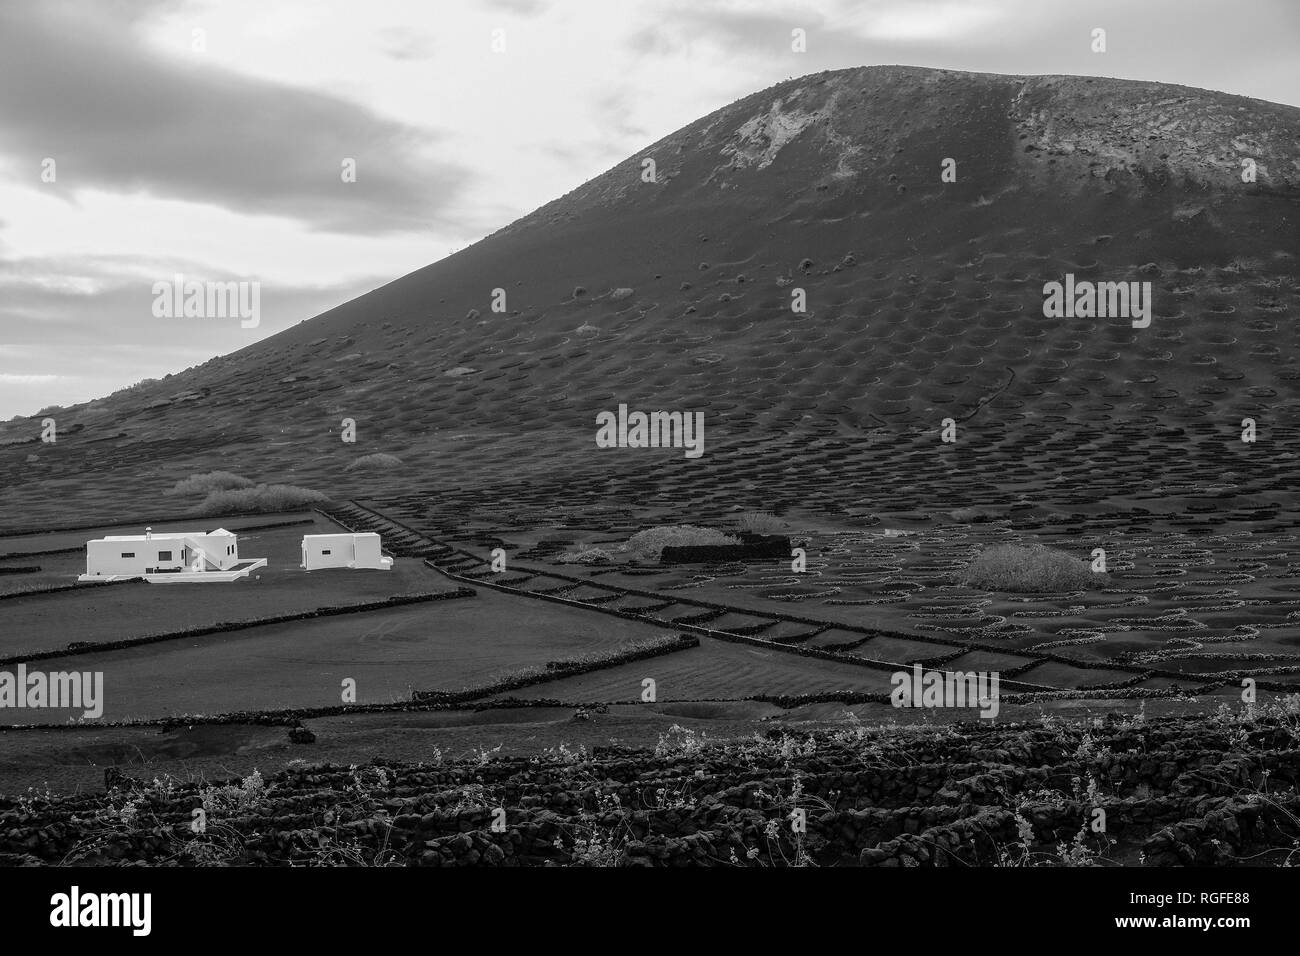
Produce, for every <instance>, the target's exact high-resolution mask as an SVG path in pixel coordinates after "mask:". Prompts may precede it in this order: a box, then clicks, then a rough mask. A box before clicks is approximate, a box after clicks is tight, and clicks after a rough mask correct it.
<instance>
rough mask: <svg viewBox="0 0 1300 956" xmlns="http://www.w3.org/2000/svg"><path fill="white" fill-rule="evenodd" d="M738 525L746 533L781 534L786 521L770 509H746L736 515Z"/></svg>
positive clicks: (784, 528)
mask: <svg viewBox="0 0 1300 956" xmlns="http://www.w3.org/2000/svg"><path fill="white" fill-rule="evenodd" d="M736 527H737V528H739V529H740V530H741V531H743V532H745V533H746V534H781V533H782V532H784V531H785V530H786V523H785V522H784V521H782V520H781V519H780V518H778V517H777V516H776V515H774V514H772V513H771V512H770V511H745V512H742V513H741V514H738V515H736Z"/></svg>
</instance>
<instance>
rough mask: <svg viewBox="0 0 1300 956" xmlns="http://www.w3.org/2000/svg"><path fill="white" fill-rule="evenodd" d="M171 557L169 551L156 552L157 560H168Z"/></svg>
mask: <svg viewBox="0 0 1300 956" xmlns="http://www.w3.org/2000/svg"><path fill="white" fill-rule="evenodd" d="M171 559H172V553H171V552H170V551H159V552H158V560H159V561H170V560H171Z"/></svg>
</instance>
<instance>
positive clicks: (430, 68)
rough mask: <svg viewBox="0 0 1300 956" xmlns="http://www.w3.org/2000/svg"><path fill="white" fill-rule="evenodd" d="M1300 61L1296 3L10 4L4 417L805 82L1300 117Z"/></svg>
mask: <svg viewBox="0 0 1300 956" xmlns="http://www.w3.org/2000/svg"><path fill="white" fill-rule="evenodd" d="M1096 28H1102V29H1104V30H1105V31H1106V50H1105V52H1103V53H1099V52H1094V50H1093V45H1094V44H1093V31H1094V29H1096ZM795 29H800V30H803V31H804V32H805V36H806V49H804V50H802V51H798V52H796V51H795V50H794V49H792V46H793V44H792V42H791V37H792V31H793V30H795ZM1298 41H1300V2H1297V0H1238V2H1234V3H1222V2H1203V0H1114V2H1111V0H1062V2H1057V0H815V2H814V0H789V2H755V0H637V2H635V3H632V2H616V0H457V2H452V0H219V2H214V0H41V2H39V3H37V2H28V0H0V419H7V418H10V417H12V416H15V415H30V414H34V413H36V412H37V411H38V410H40V409H43V408H45V407H47V406H53V405H69V404H74V403H77V402H82V401H86V400H89V399H92V398H96V397H100V396H102V395H106V394H108V393H110V392H112V391H115V390H116V389H118V388H122V387H126V386H129V385H132V384H134V383H136V382H139V381H141V380H142V379H146V378H160V377H162V376H163V375H165V374H167V373H171V372H179V371H181V370H183V369H185V368H187V367H190V366H193V365H197V364H200V363H202V362H204V361H206V360H207V359H209V358H211V357H212V356H214V355H218V354H225V353H227V352H231V351H234V350H236V349H239V348H243V347H244V346H246V345H249V344H251V343H252V342H255V341H257V340H259V339H262V338H265V337H267V336H268V335H272V334H274V333H275V332H277V331H280V330H281V329H284V328H287V327H289V326H291V325H294V324H296V323H297V322H300V321H302V320H303V319H307V318H310V317H312V316H314V315H317V314H319V313H320V312H323V311H325V310H326V309H329V308H332V307H333V306H335V305H338V304H340V303H342V302H345V301H347V300H348V299H351V298H353V297H355V296H357V295H360V294H362V293H364V292H367V291H369V290H370V289H373V288H375V287H377V286H380V285H383V284H384V283H386V282H389V281H391V280H392V279H395V278H397V277H399V276H401V275H404V274H406V273H408V272H411V271H412V270H414V269H417V268H420V267H422V266H425V265H428V264H429V263H431V262H434V261H436V260H438V259H440V258H442V257H444V256H446V255H448V254H449V253H451V252H453V251H455V250H457V249H460V248H463V247H464V246H466V245H469V244H471V243H473V242H476V241H478V240H479V239H481V238H483V237H484V236H486V235H488V234H489V233H491V232H494V231H495V230H497V229H499V228H501V227H502V226H504V225H507V224H508V223H510V222H511V221H513V220H515V219H517V218H519V217H520V216H522V215H525V214H527V213H529V212H531V211H532V210H533V209H535V208H537V207H538V206H540V205H542V204H544V203H546V202H549V201H550V200H552V199H555V198H557V197H559V196H561V195H563V194H564V193H567V192H569V191H570V190H572V189H573V188H575V187H577V186H578V185H580V184H582V183H583V182H586V181H587V180H588V179H591V178H592V177H594V176H597V175H599V174H601V173H603V172H605V171H606V170H608V169H609V168H611V167H612V166H614V165H616V164H617V163H618V162H620V161H622V160H623V159H625V158H626V157H628V156H630V155H632V154H633V153H635V152H637V151H638V150H640V149H642V148H644V147H645V146H647V145H649V144H651V143H653V142H655V141H656V140H658V139H660V138H662V137H663V136H666V135H668V134H669V133H672V132H673V131H675V130H677V129H679V128H681V127H682V126H685V125H687V124H688V123H691V122H693V121H694V120H696V119H698V118H699V117H701V116H703V115H705V114H707V113H709V112H712V111H713V110H715V109H718V108H720V107H722V106H725V105H727V104H728V103H731V102H733V101H735V100H737V99H739V98H741V97H742V96H745V95H747V94H749V93H752V92H754V91H756V90H759V89H763V88H765V87H768V86H771V85H772V84H774V83H777V82H780V81H782V80H785V79H788V78H791V77H795V76H800V75H803V74H807V73H815V72H819V71H821V70H828V69H840V68H846V67H854V66H863V65H870V64H906V65H913V66H931V67H943V68H946V69H954V70H973V71H978V72H990V73H1010V74H1037V73H1075V74H1086V75H1097V76H1116V77H1125V78H1129V79H1143V80H1157V81H1161V82H1168V83H1180V84H1185V85H1188V86H1197V87H1204V88H1207V89H1213V90H1221V91H1225V92H1229V93H1239V94H1242V95H1246V96H1254V97H1259V98H1261V99H1267V100H1272V101H1274V102H1280V103H1287V104H1290V105H1300V69H1297V68H1296V65H1295V63H1296V61H1295V57H1296V53H1297V50H1300V42H1298ZM349 164H351V165H350V166H349ZM177 276H180V277H182V279H181V280H180V281H182V282H184V281H190V282H200V283H225V282H237V283H246V284H247V285H246V286H243V287H241V288H243V289H245V290H247V289H251V288H253V287H254V285H255V286H256V289H257V291H258V296H259V299H258V303H259V310H258V312H257V314H256V320H255V323H254V320H252V319H244V320H242V321H241V317H240V316H233V315H220V314H208V315H205V316H189V317H186V316H184V315H167V314H165V310H164V313H163V314H159V313H160V306H159V301H160V298H162V297H160V296H159V292H160V289H161V288H162V286H160V285H159V284H160V283H161V284H165V285H166V286H167V287H168V288H170V287H171V285H172V284H173V283H175V282H176V281H177V279H176V277H177ZM165 298H167V300H168V301H171V296H170V295H167V296H165Z"/></svg>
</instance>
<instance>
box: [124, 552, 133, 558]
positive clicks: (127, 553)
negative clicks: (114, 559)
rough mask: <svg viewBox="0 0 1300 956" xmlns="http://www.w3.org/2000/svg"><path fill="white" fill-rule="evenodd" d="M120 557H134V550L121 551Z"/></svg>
mask: <svg viewBox="0 0 1300 956" xmlns="http://www.w3.org/2000/svg"><path fill="white" fill-rule="evenodd" d="M122 557H124V558H134V557H135V552H134V551H123V552H122Z"/></svg>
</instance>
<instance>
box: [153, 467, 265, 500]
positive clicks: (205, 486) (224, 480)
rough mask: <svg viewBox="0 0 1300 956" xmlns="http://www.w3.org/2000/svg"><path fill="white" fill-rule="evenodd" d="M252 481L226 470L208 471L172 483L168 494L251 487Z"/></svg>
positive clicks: (196, 493)
mask: <svg viewBox="0 0 1300 956" xmlns="http://www.w3.org/2000/svg"><path fill="white" fill-rule="evenodd" d="M253 485H254V482H252V481H249V480H248V479H247V478H244V477H242V476H240V475H236V474H232V473H231V472H228V471H209V472H207V473H206V474H202V475H190V476H189V477H188V478H182V479H181V480H180V481H178V482H176V484H174V485H172V487H171V490H170V491H167V492H164V494H168V495H208V494H211V493H212V492H214V491H229V490H231V489H232V488H252V487H253Z"/></svg>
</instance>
